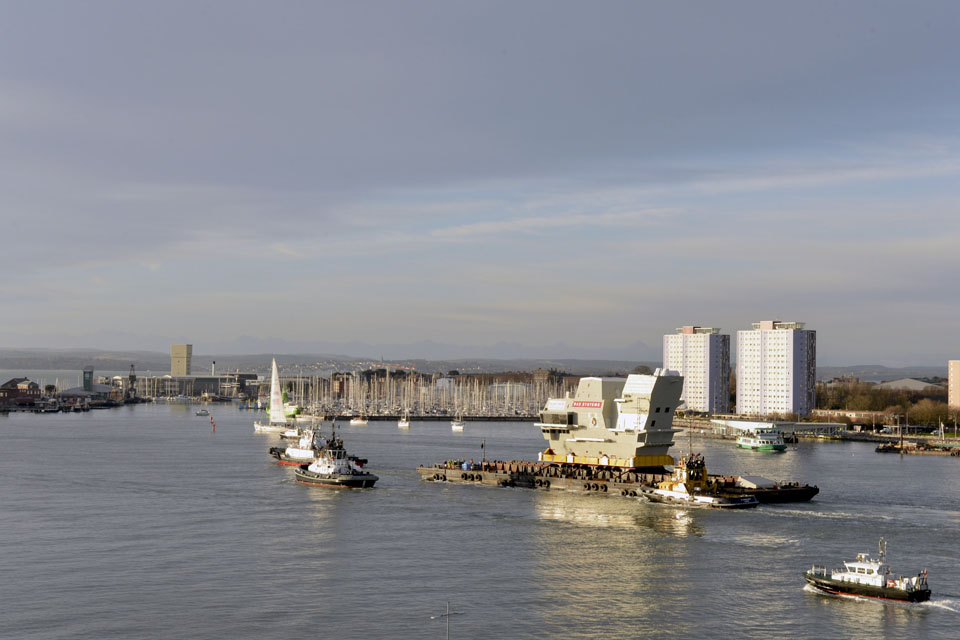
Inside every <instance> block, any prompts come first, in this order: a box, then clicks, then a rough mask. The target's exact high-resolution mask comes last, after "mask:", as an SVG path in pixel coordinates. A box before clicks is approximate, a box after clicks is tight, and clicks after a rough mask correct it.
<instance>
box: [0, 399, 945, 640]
mask: <svg viewBox="0 0 960 640" xmlns="http://www.w3.org/2000/svg"><path fill="white" fill-rule="evenodd" d="M194 411H195V407H189V406H183V405H141V406H132V407H125V408H121V409H115V410H109V411H91V412H88V413H75V414H49V415H42V414H9V415H2V414H0V441H2V443H3V446H2V447H0V504H2V511H0V532H2V533H0V549H2V553H0V576H3V579H2V580H0V601H2V602H3V603H4V610H3V612H2V613H0V637H9V638H23V639H28V638H43V639H45V640H46V639H50V638H98V639H101V638H225V637H229V638H234V639H238V638H266V637H271V638H273V637H297V636H303V637H338V638H442V637H444V632H445V629H444V623H443V621H442V620H431V619H430V618H431V616H435V615H438V614H441V613H443V612H444V607H445V603H446V601H449V602H450V605H451V609H452V610H454V611H457V612H461V613H460V614H459V615H456V616H454V617H453V618H452V619H451V626H450V637H452V638H474V637H493V638H505V637H513V638H516V637H527V638H551V637H552V638H596V639H600V638H604V639H608V638H637V637H657V638H661V637H666V638H674V637H675V638H688V637H704V638H720V637H730V638H776V637H781V638H782V637H794V638H823V637H842V638H871V639H874V638H895V637H896V638H903V637H910V638H955V637H956V629H957V627H958V625H960V562H958V555H960V483H957V482H956V479H957V477H958V476H960V462H958V461H957V460H956V459H955V458H930V457H921V456H905V457H900V456H894V455H883V456H881V455H878V454H875V453H874V452H873V446H872V445H870V444H867V443H853V442H845V443H840V442H823V443H814V442H801V443H800V444H798V445H796V446H795V447H794V446H792V445H791V448H790V449H789V450H788V451H787V452H786V453H783V454H761V453H756V452H750V451H743V450H737V449H735V447H734V445H733V443H732V442H728V441H716V440H699V439H695V440H694V441H693V445H694V449H695V450H696V451H700V452H702V453H704V455H705V456H706V460H707V464H708V467H709V469H710V471H711V472H712V473H721V472H722V473H740V474H758V475H764V476H767V477H771V478H776V479H791V480H799V481H801V482H810V483H815V484H818V485H819V486H820V489H821V493H820V495H819V496H817V497H816V498H815V499H814V501H812V502H810V503H802V504H793V505H770V506H768V505H763V506H761V507H759V508H757V509H752V510H748V511H744V512H735V513H725V512H716V511H698V510H687V511H684V510H680V509H677V508H674V507H667V506H663V505H655V504H646V503H643V502H641V501H639V500H637V499H626V498H621V497H619V496H596V495H580V494H575V493H565V492H553V491H532V490H526V489H496V488H487V487H476V486H459V485H444V484H439V483H426V482H422V481H421V480H420V479H419V476H418V475H417V473H416V471H415V470H414V469H415V467H416V465H417V464H420V463H424V464H429V463H434V462H438V461H441V460H444V459H451V458H468V459H469V458H474V459H479V458H480V456H481V448H480V444H481V441H483V440H485V441H486V449H485V455H486V457H487V458H488V459H517V458H525V459H535V458H536V455H537V452H538V451H540V450H541V449H542V448H543V440H542V438H541V436H540V433H539V431H538V430H537V429H536V428H535V427H533V425H532V424H531V423H473V424H471V423H468V424H467V426H466V430H465V431H464V432H463V433H453V432H451V430H450V427H449V424H447V423H445V422H416V421H414V422H413V423H412V426H411V428H410V430H409V431H400V430H398V429H397V428H396V424H395V423H393V422H370V423H369V424H368V425H367V426H364V427H348V426H346V425H344V426H343V428H342V431H343V436H344V440H345V441H346V445H347V449H348V450H349V451H350V452H351V453H354V454H356V455H359V456H361V457H366V458H369V460H370V463H369V466H370V468H371V470H372V471H374V473H376V474H377V475H379V476H380V482H379V483H378V485H377V488H376V489H373V490H367V491H342V492H338V491H334V490H326V489H319V488H310V487H304V486H300V485H297V484H296V483H294V481H293V470H292V468H283V467H277V466H276V465H275V464H274V461H273V460H272V459H271V458H270V457H269V456H268V455H267V448H268V447H269V446H271V445H275V444H276V443H277V442H278V440H277V438H276V437H275V436H266V435H254V433H253V426H252V421H253V418H254V414H253V413H252V412H247V411H237V410H235V409H233V408H232V407H230V406H216V405H214V406H213V408H212V409H211V414H212V416H213V418H214V420H215V422H216V432H215V433H214V432H212V429H211V425H210V419H209V418H201V417H197V416H195V415H194ZM688 449H689V441H688V440H687V439H686V436H683V435H678V438H677V446H676V447H674V449H673V450H672V453H673V454H674V455H677V454H678V453H679V452H680V450H684V451H686V450H688ZM881 535H882V536H884V537H885V538H886V539H887V540H888V542H889V555H888V559H889V561H890V564H891V565H892V567H893V568H894V569H895V570H898V571H900V572H902V573H904V574H914V573H916V572H917V571H919V570H920V569H922V568H924V567H926V568H927V569H928V570H929V580H930V584H931V588H932V590H933V599H932V601H931V602H929V603H924V604H919V605H906V604H894V603H881V602H875V601H865V600H856V599H851V598H834V597H827V596H822V595H818V594H815V593H811V592H810V591H808V590H807V589H805V588H804V581H803V579H802V578H801V576H800V573H801V572H802V571H803V570H804V569H806V568H808V567H809V566H810V565H811V564H813V563H814V562H816V563H818V564H826V565H828V566H835V565H838V564H839V563H840V561H841V560H843V559H852V558H854V557H855V555H856V553H857V552H872V551H874V550H875V548H876V543H877V539H878V538H879V537H880V536H881Z"/></svg>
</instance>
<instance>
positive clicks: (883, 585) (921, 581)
mask: <svg viewBox="0 0 960 640" xmlns="http://www.w3.org/2000/svg"><path fill="white" fill-rule="evenodd" d="M879 547H880V548H879V556H878V557H877V558H871V557H869V556H868V555H867V554H866V553H858V554H857V559H856V560H855V561H853V562H849V561H844V563H843V568H841V569H833V570H831V571H827V568H826V567H823V566H819V565H813V566H812V567H811V568H810V570H809V571H804V572H803V579H804V580H806V581H807V582H808V583H809V584H810V585H811V586H812V587H813V588H814V589H817V590H818V591H821V592H823V593H830V594H833V595H849V596H861V597H864V598H877V599H880V600H900V601H905V602H924V601H926V600H929V599H930V586H929V585H928V584H927V570H926V569H924V570H923V571H921V572H920V573H918V574H917V575H916V576H912V577H904V576H898V575H895V574H893V573H892V572H891V571H890V567H889V566H888V565H887V563H886V556H887V543H886V541H885V540H884V539H883V538H880V545H879Z"/></svg>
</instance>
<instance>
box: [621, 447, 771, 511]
mask: <svg viewBox="0 0 960 640" xmlns="http://www.w3.org/2000/svg"><path fill="white" fill-rule="evenodd" d="M640 493H641V495H642V496H644V497H645V498H646V499H647V500H649V501H651V502H661V503H665V504H675V505H682V506H688V507H713V508H715V509H746V508H749V507H755V506H757V505H758V504H760V502H759V501H758V500H757V499H756V497H754V496H750V495H742V494H741V495H734V494H726V493H724V492H722V491H721V490H720V488H719V487H718V486H717V483H716V482H714V481H712V480H710V478H709V476H708V475H707V465H706V464H705V463H704V461H703V456H702V455H700V454H699V453H691V454H689V455H687V456H684V457H682V458H680V459H679V460H678V461H677V465H676V466H675V467H674V469H673V474H672V475H671V476H670V478H669V479H667V480H664V481H663V482H660V483H658V484H657V485H656V486H654V487H644V488H642V489H641V490H640Z"/></svg>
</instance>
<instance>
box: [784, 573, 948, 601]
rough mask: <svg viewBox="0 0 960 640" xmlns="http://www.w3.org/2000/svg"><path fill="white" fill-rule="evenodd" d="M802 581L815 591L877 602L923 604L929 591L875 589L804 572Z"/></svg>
mask: <svg viewBox="0 0 960 640" xmlns="http://www.w3.org/2000/svg"><path fill="white" fill-rule="evenodd" d="M803 579H804V580H806V581H807V583H809V584H810V586H812V587H813V588H815V589H816V590H817V591H822V592H823V593H829V594H831V595H845V596H858V597H861V598H876V599H878V600H897V601H900V602H925V601H927V600H929V599H930V589H914V590H912V591H905V590H903V589H898V588H896V587H876V586H873V585H869V584H857V583H855V582H845V581H843V580H831V579H830V578H825V577H823V576H818V575H814V574H812V573H810V572H809V571H805V572H804V574H803Z"/></svg>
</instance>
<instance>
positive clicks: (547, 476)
mask: <svg viewBox="0 0 960 640" xmlns="http://www.w3.org/2000/svg"><path fill="white" fill-rule="evenodd" d="M467 467H468V468H466V469H465V468H463V466H462V465H461V464H460V461H450V462H444V463H440V464H436V465H433V466H429V467H428V466H420V467H417V473H419V474H420V478H421V479H423V480H426V481H428V482H452V483H455V484H473V485H485V486H488V487H522V488H525V489H543V490H546V489H551V490H554V491H558V490H559V491H577V492H581V493H599V494H608V495H615V496H617V495H618V496H627V497H638V496H640V495H642V493H643V490H644V489H653V488H655V487H656V486H657V485H659V483H661V482H664V481H665V480H668V479H670V475H671V474H669V473H667V472H666V471H665V470H660V471H658V472H656V471H641V470H635V469H623V468H616V467H611V468H600V467H594V466H590V465H568V464H558V463H549V462H530V461H525V460H512V461H509V462H504V461H494V462H482V463H478V464H473V465H470V464H469V463H467ZM709 478H710V480H711V481H713V482H716V483H717V485H718V486H719V487H721V488H722V489H723V491H724V492H725V493H729V494H737V495H751V496H754V497H755V498H756V499H757V500H758V501H759V502H761V503H765V504H770V503H781V502H807V501H809V500H810V499H812V498H813V497H814V496H815V495H817V494H818V493H819V492H820V489H819V488H817V487H816V486H811V485H807V484H804V485H801V484H799V483H796V482H788V483H778V484H776V485H775V486H773V487H761V486H744V484H743V482H742V479H741V478H740V477H738V476H728V475H712V474H711V475H710V476H709Z"/></svg>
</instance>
